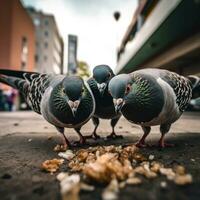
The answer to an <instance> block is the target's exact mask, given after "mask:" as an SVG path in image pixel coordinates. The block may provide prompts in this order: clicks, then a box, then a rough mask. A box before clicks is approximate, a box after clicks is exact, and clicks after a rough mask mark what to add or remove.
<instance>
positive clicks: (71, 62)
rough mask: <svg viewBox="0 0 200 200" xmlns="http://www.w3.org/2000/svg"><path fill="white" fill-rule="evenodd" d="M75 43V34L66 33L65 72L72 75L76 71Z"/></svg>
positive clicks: (76, 43)
mask: <svg viewBox="0 0 200 200" xmlns="http://www.w3.org/2000/svg"><path fill="white" fill-rule="evenodd" d="M77 45H78V37H77V36H76V35H68V66H67V73H68V74H69V75H73V74H76V73H77V68H78V61H77Z"/></svg>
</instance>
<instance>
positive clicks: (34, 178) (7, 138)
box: [0, 112, 200, 200]
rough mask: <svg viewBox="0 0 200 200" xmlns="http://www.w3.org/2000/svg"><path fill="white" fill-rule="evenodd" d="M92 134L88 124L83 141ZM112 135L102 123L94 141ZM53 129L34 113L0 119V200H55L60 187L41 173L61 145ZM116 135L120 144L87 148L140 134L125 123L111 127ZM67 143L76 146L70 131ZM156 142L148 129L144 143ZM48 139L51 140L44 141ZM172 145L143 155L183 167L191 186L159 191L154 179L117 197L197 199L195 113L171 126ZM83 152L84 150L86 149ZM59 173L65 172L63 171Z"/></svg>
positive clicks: (199, 151) (155, 132) (198, 126)
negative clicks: (57, 146) (43, 165)
mask: <svg viewBox="0 0 200 200" xmlns="http://www.w3.org/2000/svg"><path fill="white" fill-rule="evenodd" d="M92 130H93V125H92V122H91V121H90V122H88V123H87V124H86V125H85V126H84V127H83V128H82V133H83V135H86V134H90V133H91V132H92ZM110 131H111V127H110V126H109V122H108V121H101V124H100V127H99V128H98V133H99V135H101V136H103V137H105V136H106V135H108V134H109V133H110ZM56 132H57V131H56V129H55V128H54V127H53V126H52V125H50V124H48V123H47V122H45V121H44V120H43V119H42V117H41V116H40V115H38V114H36V113H33V112H14V113H0V155H1V156H0V185H1V187H0V196H1V199H2V200H4V199H16V200H17V199H20V200H23V199H48V200H50V199H52V200H53V199H60V193H59V184H58V182H57V181H56V178H55V175H50V174H46V173H44V172H42V171H41V170H40V165H41V163H42V162H43V161H44V160H47V159H52V158H55V157H57V153H55V152H54V151H53V148H54V146H55V145H56V144H57V143H59V142H60V136H59V135H58V134H57V133H56ZM116 132H117V134H121V135H123V136H124V137H125V138H124V139H123V140H112V141H111V140H109V141H105V140H103V139H101V140H98V141H96V142H94V141H91V144H92V145H96V144H97V143H99V144H124V143H133V142H136V141H137V140H138V139H139V137H140V136H141V134H142V131H141V129H140V127H138V126H136V125H134V124H130V123H129V122H127V121H126V120H125V119H124V118H122V119H121V120H120V122H119V123H118V124H117V126H116ZM65 133H66V136H67V137H68V138H69V140H73V141H74V140H78V137H77V135H76V133H75V131H74V130H72V129H66V131H65ZM159 137H160V134H159V129H158V127H153V129H152V134H150V135H149V138H148V139H147V142H149V143H155V142H156V141H157V140H158V139H159ZM49 138H50V139H49ZM166 139H167V141H169V142H171V143H174V144H175V145H176V146H175V147H173V148H166V149H164V150H162V151H160V150H158V149H156V148H147V149H143V150H142V151H143V152H144V153H146V154H147V155H149V154H153V155H155V157H156V158H157V159H160V160H162V162H164V163H165V164H166V165H169V166H170V165H172V164H173V163H174V162H176V163H180V164H182V165H184V166H186V169H187V171H188V172H189V173H191V174H192V175H193V177H194V183H193V184H192V185H189V186H185V187H184V188H183V187H178V186H175V185H174V184H173V183H170V182H169V184H168V188H166V189H165V190H164V191H163V190H162V189H161V188H160V181H161V179H162V178H158V179H156V180H155V181H152V182H147V183H145V184H143V185H142V186H137V187H134V188H133V186H132V187H127V188H125V189H124V190H123V191H122V193H121V194H120V200H121V199H122V200H123V199H133V191H134V199H161V197H162V199H199V196H200V190H199V187H200V113H185V114H184V115H183V116H182V117H181V119H180V120H179V121H178V122H176V123H175V124H174V125H173V127H172V129H171V131H170V133H169V134H168V135H167V137H166ZM86 147H87V146H86ZM63 167H64V166H63ZM100 191H101V186H99V187H97V190H95V191H94V192H91V193H81V199H85V200H86V199H88V200H89V199H94V198H92V197H95V199H100V195H99V193H100Z"/></svg>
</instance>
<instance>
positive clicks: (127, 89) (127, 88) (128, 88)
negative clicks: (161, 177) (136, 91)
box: [125, 85, 131, 94]
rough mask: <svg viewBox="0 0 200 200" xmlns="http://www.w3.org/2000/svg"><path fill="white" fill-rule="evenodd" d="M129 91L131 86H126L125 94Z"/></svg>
mask: <svg viewBox="0 0 200 200" xmlns="http://www.w3.org/2000/svg"><path fill="white" fill-rule="evenodd" d="M130 91H131V85H127V87H126V92H125V94H128V93H129V92H130Z"/></svg>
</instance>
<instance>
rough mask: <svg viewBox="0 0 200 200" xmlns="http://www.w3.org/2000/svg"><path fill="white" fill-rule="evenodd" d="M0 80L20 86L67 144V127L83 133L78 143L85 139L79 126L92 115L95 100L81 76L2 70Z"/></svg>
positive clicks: (33, 107)
mask: <svg viewBox="0 0 200 200" xmlns="http://www.w3.org/2000/svg"><path fill="white" fill-rule="evenodd" d="M2 74H3V75H2ZM0 82H3V83H5V84H8V85H10V86H12V87H14V88H16V89H18V90H19V91H20V92H21V93H22V94H23V96H24V97H25V100H26V102H27V104H28V105H29V106H30V107H31V109H32V110H33V111H35V112H36V113H38V114H41V115H42V116H43V117H44V119H46V121H48V122H49V123H50V124H52V125H54V126H55V127H56V128H57V130H58V131H59V132H60V133H61V134H62V135H63V139H64V145H65V147H67V146H69V145H70V142H69V141H68V139H67V138H66V136H65V135H64V128H65V127H68V128H74V129H75V130H76V131H77V133H78V135H79V136H80V141H79V142H80V143H84V142H85V137H83V136H82V134H81V132H80V129H81V127H82V125H84V124H85V123H86V122H87V121H88V120H89V119H90V118H91V117H92V115H93V113H94V111H95V100H94V97H93V94H92V92H91V90H90V87H89V85H88V83H87V82H84V81H83V80H82V78H80V77H78V76H64V75H51V74H39V73H34V72H23V71H14V70H0Z"/></svg>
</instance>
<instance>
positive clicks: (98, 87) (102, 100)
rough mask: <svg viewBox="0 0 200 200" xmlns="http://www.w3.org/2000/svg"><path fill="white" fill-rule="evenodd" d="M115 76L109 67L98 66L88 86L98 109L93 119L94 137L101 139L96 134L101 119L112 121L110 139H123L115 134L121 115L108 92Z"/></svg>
mask: <svg viewBox="0 0 200 200" xmlns="http://www.w3.org/2000/svg"><path fill="white" fill-rule="evenodd" d="M114 76H115V75H114V73H113V71H112V69H111V68H110V67H109V66H108V65H98V66H96V67H95V68H94V69H93V77H92V78H90V79H89V80H88V84H89V86H90V88H91V90H92V93H93V95H94V98H95V102H96V109H95V113H94V116H93V118H92V120H93V123H94V125H95V129H94V131H93V134H92V136H93V137H94V138H99V136H98V135H97V134H96V130H97V127H98V126H99V118H101V119H111V126H112V133H111V134H110V135H109V136H108V138H119V137H120V138H121V137H122V136H120V135H116V134H115V130H114V128H115V125H116V124H117V122H118V120H119V118H120V116H121V114H120V113H116V112H115V107H114V104H113V98H112V96H111V95H110V93H109V92H108V83H109V81H110V80H111V78H113V77H114Z"/></svg>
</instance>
